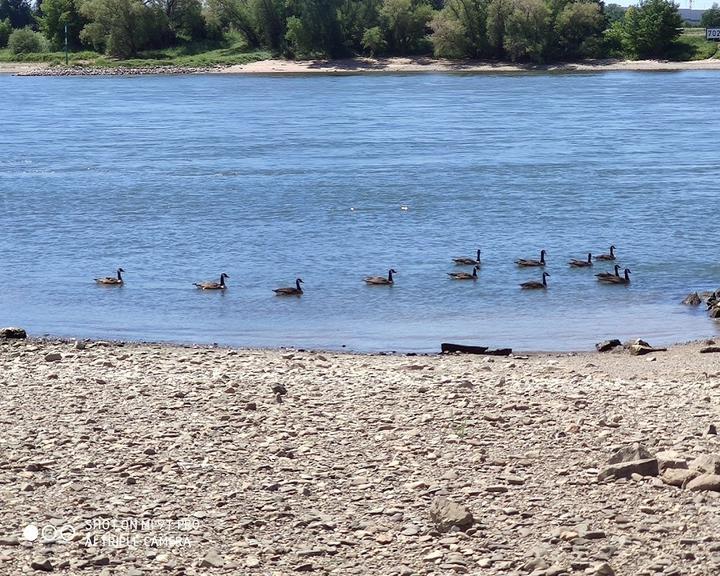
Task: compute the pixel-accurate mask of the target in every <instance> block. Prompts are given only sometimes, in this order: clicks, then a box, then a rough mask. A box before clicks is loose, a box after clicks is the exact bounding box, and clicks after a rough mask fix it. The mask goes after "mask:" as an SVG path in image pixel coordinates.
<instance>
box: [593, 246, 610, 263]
mask: <svg viewBox="0 0 720 576" xmlns="http://www.w3.org/2000/svg"><path fill="white" fill-rule="evenodd" d="M595 260H615V246H610V254H600V256H595Z"/></svg>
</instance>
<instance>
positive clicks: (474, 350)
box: [440, 342, 512, 356]
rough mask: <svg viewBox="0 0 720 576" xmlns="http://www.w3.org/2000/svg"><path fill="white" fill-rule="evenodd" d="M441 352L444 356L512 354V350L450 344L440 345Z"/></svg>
mask: <svg viewBox="0 0 720 576" xmlns="http://www.w3.org/2000/svg"><path fill="white" fill-rule="evenodd" d="M440 351H441V352H442V353H443V354H452V353H459V354H484V355H485V356H509V355H510V354H512V348H498V349H496V350H491V349H490V348H488V347H487V346H468V345H465V344H451V343H450V342H443V343H442V344H440Z"/></svg>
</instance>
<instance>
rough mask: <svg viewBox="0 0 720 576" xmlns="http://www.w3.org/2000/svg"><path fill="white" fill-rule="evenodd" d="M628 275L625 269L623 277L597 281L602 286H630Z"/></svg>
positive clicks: (608, 277)
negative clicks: (602, 284)
mask: <svg viewBox="0 0 720 576" xmlns="http://www.w3.org/2000/svg"><path fill="white" fill-rule="evenodd" d="M630 274H631V272H630V270H628V269H627V268H625V276H607V277H605V278H598V280H599V281H600V282H603V283H604V284H630Z"/></svg>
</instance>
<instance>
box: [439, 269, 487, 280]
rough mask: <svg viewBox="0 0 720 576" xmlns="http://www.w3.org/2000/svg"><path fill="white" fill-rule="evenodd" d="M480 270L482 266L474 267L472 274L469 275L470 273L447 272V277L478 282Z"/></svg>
mask: <svg viewBox="0 0 720 576" xmlns="http://www.w3.org/2000/svg"><path fill="white" fill-rule="evenodd" d="M478 270H480V266H477V265H476V266H475V267H473V271H472V274H469V273H468V272H447V275H448V276H450V278H452V279H453V280H477V279H478V275H477V273H478Z"/></svg>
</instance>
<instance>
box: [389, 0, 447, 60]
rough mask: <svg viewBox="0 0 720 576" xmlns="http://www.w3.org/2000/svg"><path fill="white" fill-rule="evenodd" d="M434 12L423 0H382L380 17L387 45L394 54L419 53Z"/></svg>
mask: <svg viewBox="0 0 720 576" xmlns="http://www.w3.org/2000/svg"><path fill="white" fill-rule="evenodd" d="M433 14H434V11H433V9H432V6H430V5H429V4H427V3H426V2H425V1H424V0H383V5H382V8H380V17H381V19H382V22H383V28H384V29H385V30H386V35H387V38H388V45H389V46H390V49H391V51H392V52H393V53H395V54H412V53H414V52H420V51H422V50H423V49H424V48H428V45H427V35H428V34H427V32H428V26H429V23H430V20H431V19H432V17H433Z"/></svg>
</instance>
